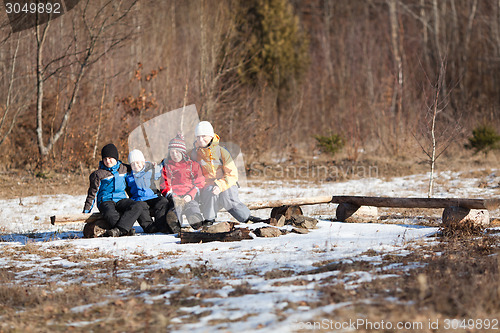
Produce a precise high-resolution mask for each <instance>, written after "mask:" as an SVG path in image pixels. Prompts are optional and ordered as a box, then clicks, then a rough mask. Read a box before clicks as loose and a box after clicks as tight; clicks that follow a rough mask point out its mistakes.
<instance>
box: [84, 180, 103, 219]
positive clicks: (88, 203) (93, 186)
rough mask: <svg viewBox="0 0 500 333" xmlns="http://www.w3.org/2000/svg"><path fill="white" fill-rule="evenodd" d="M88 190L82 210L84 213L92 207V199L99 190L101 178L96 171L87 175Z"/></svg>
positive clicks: (88, 211)
mask: <svg viewBox="0 0 500 333" xmlns="http://www.w3.org/2000/svg"><path fill="white" fill-rule="evenodd" d="M89 181H90V185H89V190H88V192H87V199H85V205H84V207H83V212H84V213H90V211H91V210H92V207H93V206H94V200H95V196H96V194H97V191H99V185H100V183H101V180H100V178H99V176H98V175H97V172H96V171H94V172H92V173H91V174H90V176H89Z"/></svg>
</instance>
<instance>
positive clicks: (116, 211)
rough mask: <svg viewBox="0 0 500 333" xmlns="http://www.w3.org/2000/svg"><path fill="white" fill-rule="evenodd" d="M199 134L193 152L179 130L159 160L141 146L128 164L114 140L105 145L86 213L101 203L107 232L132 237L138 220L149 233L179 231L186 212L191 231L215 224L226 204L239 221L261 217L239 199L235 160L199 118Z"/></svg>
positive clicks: (88, 195) (90, 188)
mask: <svg viewBox="0 0 500 333" xmlns="http://www.w3.org/2000/svg"><path fill="white" fill-rule="evenodd" d="M195 136H196V140H195V142H194V144H193V149H192V150H191V151H190V152H189V153H188V151H187V148H186V142H185V140H184V137H183V135H182V134H181V133H179V134H177V136H176V137H175V138H173V139H172V140H170V142H169V144H168V154H167V156H166V157H165V159H164V160H163V161H161V163H159V164H156V163H154V162H149V161H146V160H145V158H144V154H143V153H142V152H141V151H140V150H137V149H134V150H132V151H131V152H130V153H129V156H128V162H129V164H125V163H123V162H121V161H120V159H119V156H118V149H117V148H116V146H115V145H114V144H111V143H110V144H107V145H106V146H104V147H103V148H102V151H101V156H102V160H101V161H100V162H99V169H97V170H96V171H94V172H93V173H92V174H91V175H90V177H89V179H90V186H89V189H88V194H87V198H86V200H85V206H84V208H83V212H84V213H90V211H91V210H92V208H93V206H94V203H96V204H97V208H98V209H99V211H100V212H101V214H102V215H103V217H104V219H105V221H106V225H105V226H104V229H105V230H106V231H105V232H104V233H103V236H108V237H118V236H126V235H133V234H134V233H135V229H134V228H133V225H134V223H135V222H136V221H137V222H138V223H139V225H140V226H141V227H142V229H143V230H144V232H145V233H156V232H163V233H178V232H179V231H180V230H181V226H183V225H184V224H183V223H182V221H183V216H185V217H186V220H187V223H188V224H189V226H190V227H191V228H192V229H199V228H201V227H203V226H206V225H211V224H213V223H214V222H215V219H216V217H217V213H218V211H219V210H220V209H222V208H224V209H226V210H227V212H229V213H230V214H231V215H232V216H233V217H234V218H235V219H236V220H237V221H239V222H249V221H252V222H256V221H258V220H260V219H259V218H256V217H253V216H251V215H250V210H249V209H248V208H247V206H246V205H245V204H243V203H242V202H241V201H240V199H239V198H238V170H237V167H236V164H235V163H234V160H233V159H232V157H231V154H230V153H229V151H228V150H227V149H226V148H224V147H222V146H221V145H220V144H219V143H220V138H219V136H218V135H217V134H215V132H214V129H213V127H212V125H211V124H210V123H209V122H207V121H201V122H199V123H198V125H197V126H196V128H195ZM158 182H159V186H157V183H158Z"/></svg>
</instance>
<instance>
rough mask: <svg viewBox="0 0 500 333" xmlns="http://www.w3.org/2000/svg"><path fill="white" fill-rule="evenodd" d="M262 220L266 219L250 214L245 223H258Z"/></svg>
mask: <svg viewBox="0 0 500 333" xmlns="http://www.w3.org/2000/svg"><path fill="white" fill-rule="evenodd" d="M264 221H266V220H265V219H262V218H260V217H257V216H252V215H250V216H249V217H248V220H246V223H259V222H264Z"/></svg>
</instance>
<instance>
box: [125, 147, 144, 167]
mask: <svg viewBox="0 0 500 333" xmlns="http://www.w3.org/2000/svg"><path fill="white" fill-rule="evenodd" d="M128 162H129V163H131V164H132V163H134V162H146V159H145V158H144V155H143V154H142V151H140V150H139V149H134V150H132V151H131V152H130V153H129V154H128Z"/></svg>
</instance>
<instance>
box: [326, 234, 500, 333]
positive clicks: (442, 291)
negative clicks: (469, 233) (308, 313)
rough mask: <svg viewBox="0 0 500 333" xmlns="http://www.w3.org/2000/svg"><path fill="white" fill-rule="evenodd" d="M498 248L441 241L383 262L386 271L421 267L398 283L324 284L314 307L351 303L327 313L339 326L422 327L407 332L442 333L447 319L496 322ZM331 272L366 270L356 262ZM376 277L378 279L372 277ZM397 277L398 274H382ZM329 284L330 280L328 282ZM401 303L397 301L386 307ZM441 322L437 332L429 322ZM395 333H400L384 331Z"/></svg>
mask: <svg viewBox="0 0 500 333" xmlns="http://www.w3.org/2000/svg"><path fill="white" fill-rule="evenodd" d="M499 254H500V242H499V240H498V238H495V237H491V236H483V237H461V238H443V239H441V241H440V243H439V244H437V245H433V246H430V247H426V248H424V249H417V250H415V251H413V252H412V253H410V254H408V255H406V256H395V255H394V256H391V255H386V256H384V257H383V265H389V264H394V263H403V264H404V265H408V264H410V263H413V262H418V263H420V264H423V266H420V267H417V268H414V269H411V270H407V271H405V272H404V274H402V275H400V276H399V277H389V278H383V279H375V280H373V281H371V282H370V283H363V284H362V285H361V286H359V287H358V288H356V289H347V288H345V286H344V285H343V284H340V283H336V282H335V281H336V280H334V279H332V282H331V283H324V284H323V285H322V286H321V287H319V291H320V293H321V295H322V297H321V300H320V302H319V303H318V304H316V306H324V305H328V304H338V303H342V302H351V303H352V305H351V306H347V307H344V308H342V309H339V310H336V311H333V312H332V313H326V314H325V315H324V317H322V318H321V319H319V320H322V319H325V318H326V319H331V320H333V321H336V322H342V321H349V320H356V319H357V318H364V319H366V320H368V321H370V322H378V323H380V322H381V321H382V320H384V321H385V322H386V323H387V322H391V323H397V322H412V323H413V322H415V323H417V322H420V323H423V327H422V328H419V329H409V330H405V332H406V331H408V332H444V331H446V330H445V329H444V326H443V325H444V322H443V320H444V319H445V318H448V319H453V318H459V319H486V318H490V319H494V318H497V319H498V318H499V315H500V274H499V264H500V260H499ZM323 267H328V268H329V269H335V270H340V271H341V273H340V274H339V275H337V276H336V277H335V278H339V277H342V275H343V273H345V272H353V271H354V272H355V271H360V270H361V271H362V270H365V269H366V268H368V267H367V266H366V265H360V264H359V263H357V262H353V263H350V264H345V263H343V264H337V265H336V266H335V265H333V264H329V265H327V266H323ZM371 273H372V274H377V273H376V272H375V271H373V270H372V271H371ZM388 273H397V269H395V268H393V269H388V270H382V271H379V273H378V274H388ZM327 280H328V279H327ZM387 299H397V300H398V301H387ZM436 318H440V319H441V326H440V328H439V329H438V330H432V329H430V328H429V327H428V322H429V320H431V321H432V320H435V319H436ZM370 328H371V329H370ZM357 331H359V332H371V331H380V330H376V329H373V327H368V328H367V327H362V328H361V329H359V328H358V330H357ZM385 331H387V332H395V331H397V330H395V329H392V330H385ZM465 331H467V332H480V331H482V330H480V329H472V330H471V329H459V330H456V331H455V332H465Z"/></svg>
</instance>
